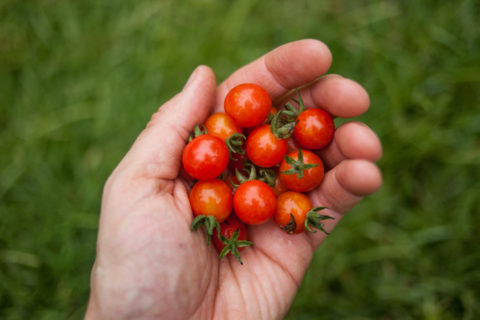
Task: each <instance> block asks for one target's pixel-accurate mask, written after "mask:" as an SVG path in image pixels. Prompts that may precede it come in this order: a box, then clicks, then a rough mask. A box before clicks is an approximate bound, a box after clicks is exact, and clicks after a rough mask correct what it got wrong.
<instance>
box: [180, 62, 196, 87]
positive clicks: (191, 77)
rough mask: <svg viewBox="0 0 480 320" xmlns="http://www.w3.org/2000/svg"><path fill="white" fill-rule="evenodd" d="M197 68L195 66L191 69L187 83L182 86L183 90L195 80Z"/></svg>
mask: <svg viewBox="0 0 480 320" xmlns="http://www.w3.org/2000/svg"><path fill="white" fill-rule="evenodd" d="M197 70H198V67H196V68H195V70H193V72H192V74H191V75H190V77H189V78H188V80H187V83H185V86H184V87H183V90H185V89H187V88H188V87H189V86H190V85H191V84H192V83H193V81H194V80H195V78H196V76H197V73H198V72H197Z"/></svg>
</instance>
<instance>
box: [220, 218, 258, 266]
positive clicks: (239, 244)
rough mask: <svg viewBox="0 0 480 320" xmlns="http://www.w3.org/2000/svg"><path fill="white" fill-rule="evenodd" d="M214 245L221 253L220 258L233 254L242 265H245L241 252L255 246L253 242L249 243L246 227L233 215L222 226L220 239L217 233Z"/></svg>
mask: <svg viewBox="0 0 480 320" xmlns="http://www.w3.org/2000/svg"><path fill="white" fill-rule="evenodd" d="M213 243H214V244H215V247H217V249H218V251H220V254H219V257H220V258H223V257H225V256H226V255H227V254H231V255H233V256H234V257H235V258H236V259H237V260H238V262H240V264H243V262H242V258H241V257H240V252H239V251H240V250H242V249H243V248H244V247H248V246H251V245H253V243H252V242H250V241H247V229H246V227H245V225H244V224H243V223H242V222H240V221H239V220H238V219H237V218H236V217H235V216H234V215H231V216H230V217H229V218H228V219H227V220H225V221H224V222H223V223H222V224H221V225H220V238H219V237H218V233H215V235H214V237H213Z"/></svg>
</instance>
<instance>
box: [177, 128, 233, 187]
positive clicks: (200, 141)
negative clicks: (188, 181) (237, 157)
mask: <svg viewBox="0 0 480 320" xmlns="http://www.w3.org/2000/svg"><path fill="white" fill-rule="evenodd" d="M182 163H183V167H184V168H185V171H186V172H187V173H188V174H189V175H190V176H192V177H193V178H195V179H198V180H211V179H214V178H216V177H218V176H219V175H220V174H221V173H222V172H223V170H225V168H226V167H227V164H228V148H227V146H226V145H225V142H223V141H222V140H221V139H220V138H218V137H215V136H213V135H211V134H202V135H201V136H198V137H196V138H195V139H193V140H192V141H190V142H189V143H188V144H187V146H186V147H185V149H184V150H183V155H182Z"/></svg>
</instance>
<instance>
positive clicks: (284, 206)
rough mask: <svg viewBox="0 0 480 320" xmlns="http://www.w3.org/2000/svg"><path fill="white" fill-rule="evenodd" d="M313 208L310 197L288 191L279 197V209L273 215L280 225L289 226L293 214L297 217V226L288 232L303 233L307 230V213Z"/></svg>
mask: <svg viewBox="0 0 480 320" xmlns="http://www.w3.org/2000/svg"><path fill="white" fill-rule="evenodd" d="M311 209H312V203H311V202H310V199H309V198H308V197H307V196H306V195H305V194H303V193H300V192H295V191H287V192H284V193H282V194H281V195H279V196H278V198H277V210H276V211H275V215H274V216H273V218H274V220H275V222H276V223H277V224H278V225H279V226H280V227H283V228H285V227H288V224H289V223H291V219H292V216H293V218H294V219H295V224H296V228H295V229H294V230H291V231H290V232H288V233H301V232H303V231H304V230H305V220H306V217H307V213H308V212H309V211H310V210H311Z"/></svg>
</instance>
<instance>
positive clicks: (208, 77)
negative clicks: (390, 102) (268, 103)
mask: <svg viewBox="0 0 480 320" xmlns="http://www.w3.org/2000/svg"><path fill="white" fill-rule="evenodd" d="M330 63H331V54H330V51H329V50H328V48H327V47H326V46H325V45H324V44H323V43H321V42H319V41H316V40H302V41H297V42H292V43H288V44H286V45H284V46H281V47H279V48H277V49H275V50H273V51H272V52H270V53H268V54H267V55H265V56H263V57H261V58H260V59H258V60H256V61H254V62H252V63H251V64H249V65H247V66H245V67H243V68H241V69H239V70H238V71H236V72H235V73H234V74H232V75H231V76H230V77H229V78H228V79H227V80H225V81H224V82H223V83H222V84H221V85H220V86H219V87H218V88H216V80H215V76H214V74H213V72H212V71H211V70H210V69H209V68H208V67H205V66H201V67H198V68H197V69H196V70H195V71H194V73H193V74H192V76H191V77H190V79H189V81H188V83H187V84H186V86H185V88H184V89H183V91H182V92H180V93H179V94H177V95H176V96H175V97H174V98H173V99H171V100H170V101H168V102H167V103H165V104H164V105H163V106H162V107H161V108H160V109H159V110H158V112H156V113H155V114H154V115H153V116H152V119H151V121H150V122H149V123H148V125H147V127H146V129H145V130H143V132H142V133H141V134H140V136H139V137H138V138H137V140H136V141H135V143H134V144H133V146H132V147H131V149H130V151H129V152H128V153H127V155H126V156H125V157H124V159H123V160H122V161H121V162H120V164H119V165H118V167H117V168H116V169H115V170H114V172H113V173H112V175H111V176H110V177H109V179H108V181H107V183H106V185H105V188H104V194H103V201H102V208H101V211H102V212H101V217H100V226H99V233H98V243H97V257H96V261H95V264H94V267H93V270H92V276H91V296H90V301H89V306H88V310H87V315H86V317H87V318H88V319H90V318H91V319H95V318H99V319H127V318H141V319H157V318H158V319H160V318H162V319H188V318H194V319H204V318H205V319H211V318H218V319H227V318H228V319H230V318H232V319H278V318H281V317H283V316H284V315H285V313H286V312H287V310H288V308H289V306H290V304H291V302H292V300H293V298H294V297H295V294H296V292H297V290H298V287H299V285H300V283H301V281H302V278H303V275H304V273H305V271H306V269H307V267H308V265H309V263H310V260H311V258H312V255H313V253H314V251H315V249H316V248H317V247H318V246H319V245H320V244H321V242H322V241H323V240H324V239H325V235H324V234H322V233H321V232H317V233H313V234H310V233H304V234H299V235H294V236H292V235H288V234H286V233H285V232H283V231H282V230H280V229H279V228H278V226H276V225H275V224H274V223H273V221H269V222H267V223H265V224H263V225H259V226H251V227H249V229H248V231H249V235H250V239H251V240H252V241H253V242H254V243H255V246H254V247H250V248H247V249H245V250H244V251H242V259H243V262H244V265H240V264H239V263H238V262H237V261H236V260H235V258H233V257H231V256H228V257H226V258H224V259H222V260H221V261H219V259H218V253H217V251H216V249H215V248H214V247H213V246H212V245H210V246H208V247H207V245H206V241H205V236H204V234H203V233H202V232H191V231H190V229H189V226H190V223H191V221H192V212H191V209H190V205H189V201H188V192H187V188H186V185H185V184H184V182H182V180H181V179H179V178H178V173H179V168H180V162H181V160H180V159H181V154H182V150H183V148H184V146H185V142H186V140H187V137H188V135H189V133H190V132H191V131H192V129H193V127H194V126H195V125H196V124H198V123H202V122H204V121H205V119H206V117H207V116H208V114H210V113H211V112H213V111H221V110H223V99H224V97H225V95H226V93H227V92H228V90H229V89H231V88H232V87H233V86H235V85H237V84H239V83H243V82H255V83H258V84H260V85H261V86H263V87H264V88H265V89H267V91H268V92H269V93H270V95H271V96H272V99H273V100H274V101H277V102H279V101H284V100H285V99H288V97H289V96H291V95H293V94H292V92H291V90H292V89H294V88H298V87H302V89H301V91H300V92H301V94H302V97H303V100H304V102H305V104H306V106H307V107H314V106H321V107H322V108H324V109H325V110H327V111H328V112H329V113H330V114H332V115H334V116H336V117H344V118H349V117H354V116H358V115H360V114H362V113H364V112H365V111H366V110H367V109H368V106H369V97H368V94H367V93H366V92H365V90H364V89H363V88H362V87H361V86H360V85H358V84H357V83H355V82H354V81H352V80H348V79H345V78H343V77H341V76H338V75H328V76H324V77H322V78H319V77H320V76H321V75H322V74H324V73H325V72H326V71H327V70H328V68H329V67H330ZM318 79H319V80H318ZM305 85H306V86H305ZM212 107H213V108H212ZM381 152H382V151H381V145H380V142H379V140H378V138H377V137H376V135H375V134H374V133H373V131H371V130H370V129H369V128H368V127H367V126H366V125H364V124H361V123H357V122H353V123H347V124H344V125H342V126H340V127H339V128H338V129H337V131H336V133H335V138H334V141H333V143H331V145H330V146H328V147H327V148H326V149H325V150H323V151H321V152H320V155H321V157H322V158H323V159H324V161H325V165H326V168H327V169H328V170H329V171H328V172H327V173H326V175H325V178H324V180H323V182H322V184H321V185H320V186H319V188H318V189H317V190H314V191H312V192H311V193H310V198H311V200H312V203H313V205H314V206H327V207H328V208H329V209H328V212H322V213H324V214H328V215H330V216H332V217H334V218H335V220H327V221H326V222H325V224H326V229H327V230H328V231H331V230H332V229H333V228H334V227H335V225H336V224H337V223H338V222H339V221H340V219H341V218H342V216H343V215H344V214H345V213H346V212H347V211H348V210H350V209H351V208H352V207H353V206H354V205H355V204H356V203H358V202H359V201H360V200H361V199H362V197H363V196H365V195H368V194H370V193H372V192H374V191H376V190H377V189H378V188H379V187H380V185H381V175H380V172H379V170H378V169H377V167H376V166H375V165H374V164H373V162H374V161H376V160H378V159H379V158H380V156H381ZM332 236H334V235H332Z"/></svg>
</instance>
